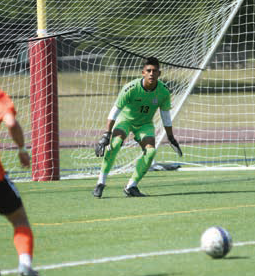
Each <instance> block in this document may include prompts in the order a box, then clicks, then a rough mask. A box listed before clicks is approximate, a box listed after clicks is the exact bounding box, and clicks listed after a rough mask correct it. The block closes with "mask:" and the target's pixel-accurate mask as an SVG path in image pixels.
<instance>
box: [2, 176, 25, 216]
mask: <svg viewBox="0 0 255 276" xmlns="http://www.w3.org/2000/svg"><path fill="white" fill-rule="evenodd" d="M21 206H22V200H21V197H20V194H19V191H18V190H17V188H16V187H15V186H14V183H13V182H12V181H11V180H10V179H9V178H8V176H7V175H6V176H5V177H4V180H2V181H0V214H2V215H7V214H11V213H13V212H14V211H16V210H17V209H18V208H20V207H21Z"/></svg>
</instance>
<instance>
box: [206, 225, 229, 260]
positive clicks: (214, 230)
mask: <svg viewBox="0 0 255 276" xmlns="http://www.w3.org/2000/svg"><path fill="white" fill-rule="evenodd" d="M231 248H232V237H231V236H230V234H229V233H228V231H227V230H225V229H224V228H222V227H219V226H213V227H210V228H208V229H207V230H206V231H205V232H204V233H203V234H202V236H201V250H202V251H204V252H205V253H206V254H207V255H209V256H211V257H212V258H214V259H219V258H223V257H224V256H226V255H227V254H228V253H229V251H230V250H231Z"/></svg>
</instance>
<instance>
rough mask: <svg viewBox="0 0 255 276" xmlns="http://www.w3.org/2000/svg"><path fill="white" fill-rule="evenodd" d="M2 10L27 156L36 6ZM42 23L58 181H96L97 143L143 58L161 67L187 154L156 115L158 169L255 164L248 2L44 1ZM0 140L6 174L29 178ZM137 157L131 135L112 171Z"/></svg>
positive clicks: (7, 66)
mask: <svg viewBox="0 0 255 276" xmlns="http://www.w3.org/2000/svg"><path fill="white" fill-rule="evenodd" d="M0 9H1V16H0V22H1V24H0V26H1V32H0V41H1V50H0V71H1V76H0V86H1V88H2V89H3V90H5V91H7V92H8V93H9V94H10V95H11V96H12V98H13V100H14V103H15V106H16V109H17V111H18V119H19V121H20V123H21V125H22V126H23V130H24V133H25V137H26V143H27V146H28V148H30V146H31V142H32V141H31V139H32V138H31V117H32V116H31V111H30V104H31V103H30V77H31V76H30V64H29V41H31V40H35V41H34V43H35V44H36V43H39V42H37V41H36V37H37V3H36V1H12V0H8V1H5V0H3V1H1V4H0ZM44 15H45V17H46V22H47V35H48V36H52V37H55V38H56V41H57V68H58V69H57V71H58V105H59V107H58V113H59V139H60V170H61V176H62V177H76V176H85V175H89V176H91V175H96V174H97V173H98V171H99V169H100V165H101V159H100V158H96V157H95V154H94V146H95V143H96V142H97V141H98V140H99V138H100V136H101V135H102V133H103V131H104V129H105V124H106V119H107V116H108V113H109V111H110V109H111V107H112V105H113V103H114V101H115V99H116V96H117V95H118V92H119V91H120V89H121V87H122V86H123V85H124V84H125V83H127V82H128V81H130V80H132V79H135V78H140V77H141V69H142V67H141V64H142V58H143V57H146V56H156V57H157V58H158V59H159V60H160V62H161V71H162V75H161V79H162V80H163V81H164V82H165V83H166V84H167V85H168V87H169V88H170V90H172V111H171V112H172V118H173V119H174V121H173V126H174V133H175V136H176V138H177V140H179V141H180V144H181V147H182V149H183V152H184V156H183V157H182V158H181V159H180V158H178V157H177V156H176V154H175V153H174V152H172V151H171V149H170V147H169V145H168V144H167V141H166V139H165V137H164V129H163V127H162V123H161V120H160V118H159V115H158V114H157V115H156V117H155V125H156V136H157V141H158V144H157V146H158V154H157V156H156V162H157V163H171V164H178V165H181V166H183V167H185V166H195V167H196V166H203V167H209V166H213V167H215V166H246V167H247V166H254V160H253V156H254V146H253V145H254V129H253V126H254V113H255V112H254V93H253V89H254V88H253V87H254V77H253V76H254V71H253V70H254V50H253V48H254V47H253V46H254V42H253V41H254V33H253V25H254V4H253V1H251V0H245V1H237V0H236V1H233V0H224V1H215V0H206V1H169V0H164V1H163V0H160V1H149V0H147V1H145V0H142V1H105V0H104V1H96V0H95V1H93V0H90V1H85V0H84V1H81V0H80V1H74V0H69V1H65V0H61V1H55V0H54V1H53V0H47V4H46V11H45V14H44ZM200 69H205V71H201V70H200ZM42 70H43V68H42ZM1 138H2V139H1V141H2V148H3V149H5V151H3V153H2V160H3V163H4V164H5V166H6V169H7V170H9V171H10V172H11V173H12V175H13V177H16V178H18V177H21V178H23V177H26V178H29V177H30V176H31V172H30V171H22V170H21V169H20V168H19V166H18V164H17V161H16V154H15V153H14V151H13V149H14V148H15V145H14V144H13V143H12V142H11V140H10V139H9V138H8V135H7V132H6V130H5V129H4V128H3V131H2V132H1ZM139 154H140V149H139V147H138V145H137V144H136V142H134V140H133V137H132V134H131V135H130V136H129V137H128V139H127V140H126V142H125V144H124V145H123V147H122V149H121V151H120V153H119V155H118V157H117V159H116V162H115V166H114V168H113V170H112V173H116V172H127V171H129V169H132V166H133V164H134V160H135V159H136V158H137V157H138V156H139ZM47 156H48V155H47ZM47 156H46V155H45V158H48V157H47Z"/></svg>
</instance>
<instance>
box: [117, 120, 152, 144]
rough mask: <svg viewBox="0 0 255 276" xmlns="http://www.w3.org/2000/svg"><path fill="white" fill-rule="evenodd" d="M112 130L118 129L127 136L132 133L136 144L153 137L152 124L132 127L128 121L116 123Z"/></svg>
mask: <svg viewBox="0 0 255 276" xmlns="http://www.w3.org/2000/svg"><path fill="white" fill-rule="evenodd" d="M114 129H120V130H122V131H124V132H125V133H126V135H127V136H128V135H129V133H130V132H133V134H134V139H135V141H137V142H141V141H142V140H143V138H144V137H155V128H154V125H153V123H149V124H144V125H142V126H134V125H133V124H132V123H131V122H129V121H117V122H116V124H115V126H114Z"/></svg>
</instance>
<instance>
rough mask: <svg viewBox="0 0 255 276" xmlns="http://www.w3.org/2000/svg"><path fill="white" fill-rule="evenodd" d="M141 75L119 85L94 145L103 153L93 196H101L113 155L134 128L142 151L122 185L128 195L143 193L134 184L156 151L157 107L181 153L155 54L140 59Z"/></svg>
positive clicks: (135, 136) (143, 172) (171, 139)
mask: <svg viewBox="0 0 255 276" xmlns="http://www.w3.org/2000/svg"><path fill="white" fill-rule="evenodd" d="M142 76H143V78H142V79H136V80H133V81H131V82H129V83H128V84H126V85H125V86H124V87H123V88H122V90H121V92H120V93H119V95H118V97H117V100H116V102H115V104H114V106H113V107H112V109H111V111H110V113H109V116H108V120H107V130H106V132H105V133H104V134H103V136H102V138H101V139H100V141H99V142H98V144H97V145H96V148H95V153H96V156H99V157H103V162H102V167H101V172H100V174H99V177H98V181H97V185H96V187H95V189H94V191H93V195H94V196H95V197H98V198H100V197H101V196H102V194H103V190H104V188H105V185H106V178H107V176H108V174H109V172H110V169H111V168H112V166H113V163H114V160H115V158H116V155H117V153H118V151H119V150H120V148H121V145H122V144H123V141H124V140H125V139H126V138H127V137H128V135H129V133H130V132H133V134H134V139H135V140H136V141H137V142H138V143H139V144H140V146H141V148H142V150H143V155H142V157H141V158H139V159H138V160H137V164H136V167H135V170H134V172H133V174H132V176H131V178H130V179H129V182H128V183H127V185H126V186H125V187H124V193H125V195H126V196H131V197H142V196H145V195H144V194H143V193H141V192H140V190H139V189H138V187H137V185H138V183H139V182H140V181H141V179H142V178H143V176H144V175H145V174H146V172H147V171H148V169H149V168H150V166H151V163H152V160H153V158H154V156H155V154H156V149H155V129H154V125H153V117H154V115H155V113H156V111H157V109H158V108H160V115H161V119H162V122H163V125H164V128H165V131H166V134H167V137H168V140H169V142H170V145H171V146H172V147H173V149H174V150H175V151H176V152H177V153H178V154H179V156H182V151H181V149H180V147H179V144H178V142H177V141H176V140H175V138H174V135H173V131H172V121H171V116H170V108H171V101H170V91H169V90H168V88H167V86H165V84H164V83H163V82H161V81H160V80H158V78H159V76H160V68H159V61H158V59H157V58H155V57H149V58H146V59H145V60H144V61H143V70H142ZM113 127H114V128H113ZM112 130H113V132H112Z"/></svg>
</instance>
